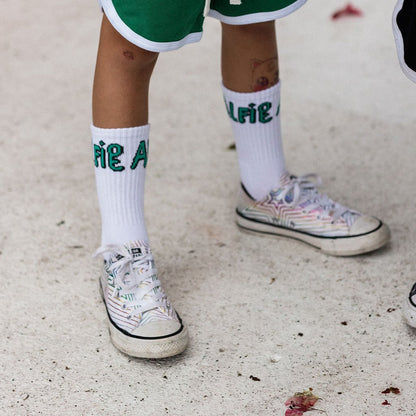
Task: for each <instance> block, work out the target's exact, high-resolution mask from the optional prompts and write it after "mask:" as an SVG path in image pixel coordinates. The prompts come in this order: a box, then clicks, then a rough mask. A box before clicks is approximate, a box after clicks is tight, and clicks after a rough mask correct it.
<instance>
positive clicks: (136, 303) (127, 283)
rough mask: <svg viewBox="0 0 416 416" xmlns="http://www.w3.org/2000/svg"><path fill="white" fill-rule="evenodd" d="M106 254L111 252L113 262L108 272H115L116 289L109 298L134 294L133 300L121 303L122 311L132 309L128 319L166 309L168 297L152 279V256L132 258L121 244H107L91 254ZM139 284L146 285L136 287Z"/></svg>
mask: <svg viewBox="0 0 416 416" xmlns="http://www.w3.org/2000/svg"><path fill="white" fill-rule="evenodd" d="M106 253H111V257H112V258H113V259H114V258H115V259H116V260H115V261H114V262H112V263H111V265H110V266H109V269H108V270H109V271H110V272H115V273H114V274H115V279H114V285H115V290H114V291H113V295H112V296H113V297H120V296H125V295H134V296H132V297H133V300H126V301H125V303H123V309H126V308H129V309H130V310H131V313H130V316H129V318H132V317H133V316H136V315H141V314H143V313H144V312H148V311H150V310H152V309H155V308H158V307H166V301H167V296H166V295H165V293H164V292H163V290H162V288H161V283H160V280H159V279H158V278H155V276H157V270H156V269H155V268H154V267H153V256H152V254H151V253H145V254H142V255H140V256H133V254H132V252H131V251H130V250H129V249H128V248H127V247H125V246H123V245H120V246H117V245H108V246H104V247H100V248H99V249H98V250H97V251H96V252H95V253H94V257H97V256H99V255H103V254H106ZM141 283H146V284H145V285H142V287H139V286H140V285H141ZM155 289H157V290H155ZM150 292H152V293H151V294H150ZM146 295H150V296H146ZM126 297H128V296H126Z"/></svg>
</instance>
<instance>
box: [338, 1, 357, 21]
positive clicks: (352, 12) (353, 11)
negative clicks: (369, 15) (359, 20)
mask: <svg viewBox="0 0 416 416" xmlns="http://www.w3.org/2000/svg"><path fill="white" fill-rule="evenodd" d="M362 15H363V12H362V11H361V10H360V9H357V8H356V7H355V6H353V5H352V4H350V3H348V4H347V5H346V6H345V7H344V8H342V9H340V10H337V11H336V12H335V13H333V14H332V19H334V20H335V19H339V18H340V17H344V16H362Z"/></svg>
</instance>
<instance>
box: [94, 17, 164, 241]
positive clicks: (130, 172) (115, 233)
mask: <svg viewBox="0 0 416 416" xmlns="http://www.w3.org/2000/svg"><path fill="white" fill-rule="evenodd" d="M157 57H158V54H157V53H155V52H149V51H146V50H144V49H141V48H139V47H137V46H135V45H133V44H131V43H130V42H128V41H127V40H126V39H125V38H123V37H122V36H121V35H120V34H119V33H118V32H117V31H116V30H115V29H114V28H113V26H112V25H111V24H110V23H109V21H108V20H107V18H106V17H105V16H104V18H103V22H102V28H101V35H100V44H99V48H98V56H97V65H96V71H95V79H94V88H93V124H94V126H93V127H92V133H93V142H94V157H95V172H96V179H97V190H98V199H99V202H100V210H101V217H102V244H103V245H108V244H124V243H126V242H128V241H134V240H147V239H148V238H147V232H146V228H145V224H144V215H143V197H144V180H145V172H146V170H145V169H146V165H147V149H148V138H149V137H148V136H149V126H148V91H149V82H150V77H151V74H152V71H153V68H154V66H155V63H156V60H157ZM118 149H119V150H118ZM121 149H122V151H121ZM111 152H115V153H114V156H113V159H109V157H111V154H110V153H111ZM117 152H119V153H120V154H117ZM138 153H139V154H140V156H139V159H137V158H136V154H138ZM135 158H136V159H135ZM135 160H136V162H137V163H135V164H134V165H133V161H135ZM111 162H113V166H112V165H111ZM132 167H133V168H134V169H132Z"/></svg>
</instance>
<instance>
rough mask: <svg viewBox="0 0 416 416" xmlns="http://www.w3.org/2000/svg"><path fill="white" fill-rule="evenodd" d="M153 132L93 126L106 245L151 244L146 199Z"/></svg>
mask: <svg viewBox="0 0 416 416" xmlns="http://www.w3.org/2000/svg"><path fill="white" fill-rule="evenodd" d="M149 129H150V126H149V125H144V126H140V127H129V128H122V129H102V128H98V127H95V126H91V132H92V143H93V156H94V165H95V178H96V184H97V193H98V201H99V205H100V211H101V225H102V234H101V237H102V241H101V242H102V245H103V246H104V245H108V244H125V243H127V242H129V241H136V240H144V241H148V236H147V231H146V227H145V223H144V213H143V211H144V210H143V198H144V179H145V171H146V165H147V154H148V147H149V145H148V143H149Z"/></svg>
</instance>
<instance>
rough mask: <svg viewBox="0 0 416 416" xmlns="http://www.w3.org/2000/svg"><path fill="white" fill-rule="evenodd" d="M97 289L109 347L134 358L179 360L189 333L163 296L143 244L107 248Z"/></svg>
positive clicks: (148, 254)
mask: <svg viewBox="0 0 416 416" xmlns="http://www.w3.org/2000/svg"><path fill="white" fill-rule="evenodd" d="M99 254H102V255H104V257H105V260H104V267H103V270H102V274H101V278H100V288H101V293H102V296H103V300H104V303H105V306H106V309H107V316H108V322H109V329H110V335H111V340H112V342H113V344H114V345H115V346H116V347H117V348H118V349H119V350H120V351H122V352H124V353H126V354H128V355H131V356H133V357H141V358H164V357H170V356H173V355H176V354H180V353H181V352H182V351H184V350H185V348H186V345H187V343H188V331H187V329H186V327H185V326H184V324H183V322H182V320H181V318H180V317H179V315H178V314H177V313H176V311H175V309H174V308H173V306H172V304H171V303H170V301H169V299H168V297H167V296H166V294H165V293H164V291H163V289H162V287H161V283H160V281H159V279H158V277H157V270H156V268H155V266H154V261H153V256H152V253H151V251H150V247H149V245H148V244H147V243H145V242H143V241H135V242H130V243H128V244H126V245H120V246H107V247H102V248H100V249H98V250H97V252H96V253H95V255H99Z"/></svg>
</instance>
